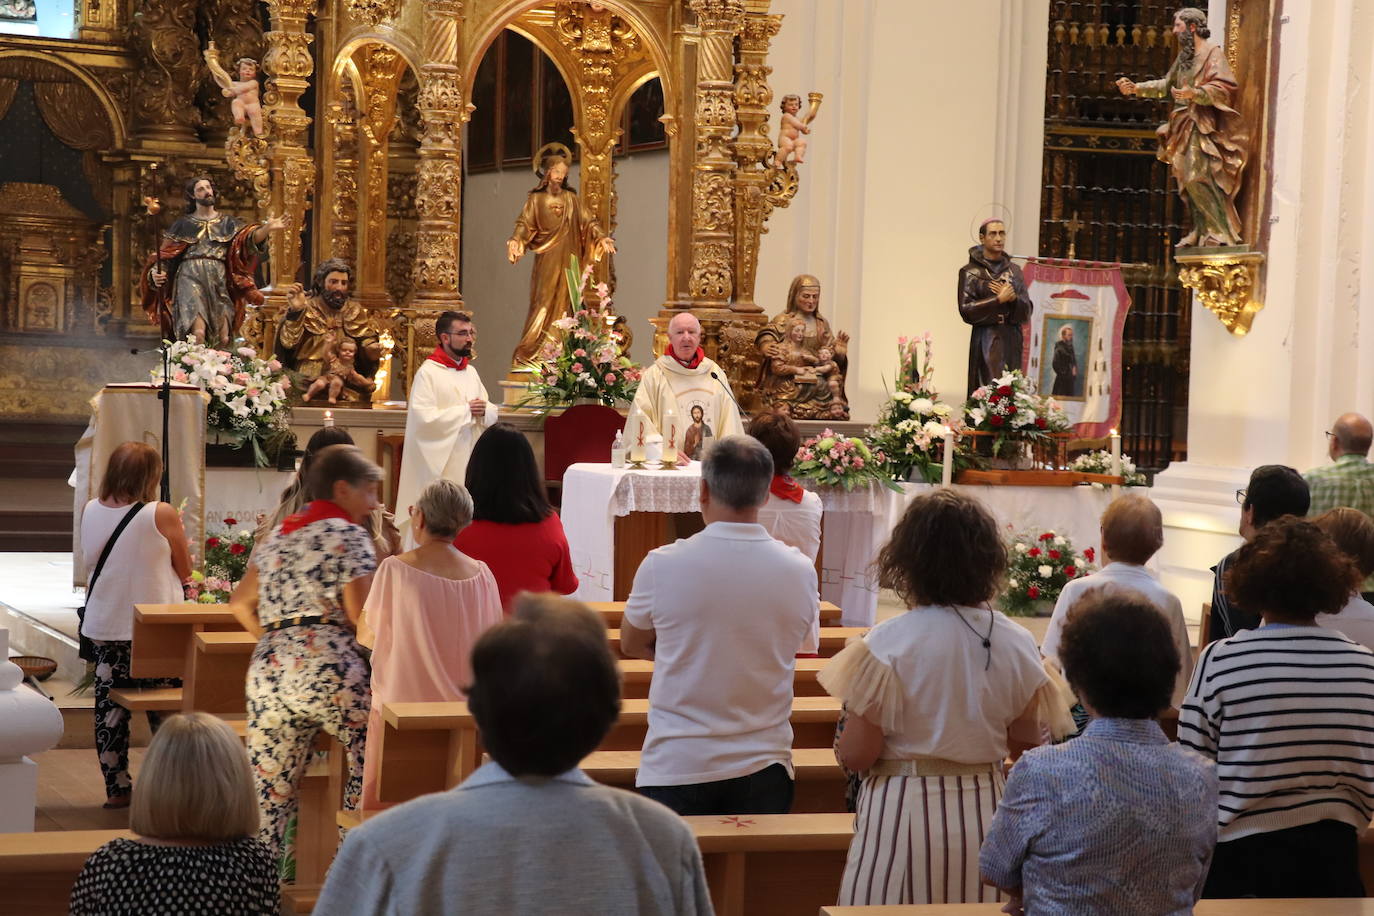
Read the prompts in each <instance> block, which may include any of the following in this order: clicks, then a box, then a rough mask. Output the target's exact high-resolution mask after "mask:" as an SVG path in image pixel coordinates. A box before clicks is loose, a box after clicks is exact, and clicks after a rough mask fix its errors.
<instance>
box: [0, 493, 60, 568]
mask: <svg viewBox="0 0 1374 916" xmlns="http://www.w3.org/2000/svg"><path fill="white" fill-rule="evenodd" d="M69 492H70V491H69ZM71 549H72V510H71V509H70V508H68V509H65V510H53V509H2V510H0V552H4V553H8V552H11V551H44V552H46V551H60V550H71Z"/></svg>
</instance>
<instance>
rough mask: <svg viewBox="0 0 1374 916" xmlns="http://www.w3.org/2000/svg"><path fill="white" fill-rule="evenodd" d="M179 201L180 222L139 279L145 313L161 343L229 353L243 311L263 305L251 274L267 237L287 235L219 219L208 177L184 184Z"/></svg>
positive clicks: (273, 225)
mask: <svg viewBox="0 0 1374 916" xmlns="http://www.w3.org/2000/svg"><path fill="white" fill-rule="evenodd" d="M185 194H186V215H185V216H182V217H179V218H178V219H177V221H176V222H174V223H172V227H171V228H170V229H168V230H167V231H166V232H165V233H163V236H162V244H161V246H160V247H159V248H158V250H157V253H156V254H155V255H153V256H152V257H151V258H149V259H148V263H147V264H146V265H145V267H144V269H143V273H142V275H141V277H140V281H139V288H140V292H141V293H142V296H143V309H144V311H145V312H147V313H148V320H149V321H151V322H153V323H155V324H157V325H159V327H160V328H161V330H162V336H163V337H164V338H166V339H169V340H184V339H186V337H188V336H191V337H194V338H195V339H196V340H197V341H199V342H201V343H206V344H211V345H213V346H217V347H227V346H228V345H229V343H230V341H232V340H233V338H234V335H235V334H237V333H238V329H239V325H241V324H243V313H244V308H245V306H246V304H248V303H251V304H253V305H260V304H261V303H262V293H260V292H258V287H257V283H256V281H255V280H254V272H255V271H256V270H257V266H258V261H259V259H261V258H263V257H265V256H266V254H267V248H266V242H267V237H268V234H269V233H272V232H276V231H278V230H280V229H283V228H285V227H286V221H285V220H283V219H280V218H277V217H272V218H270V219H268V220H267V221H266V222H264V223H261V224H258V223H245V222H244V221H243V220H241V219H238V218H236V217H233V216H230V215H229V214H227V213H220V212H219V211H217V210H216V209H215V183H214V181H213V180H212V179H210V178H209V177H208V176H200V177H197V178H192V179H191V180H190V181H188V182H186V187H185ZM169 281H170V282H169Z"/></svg>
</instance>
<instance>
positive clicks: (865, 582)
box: [562, 462, 1111, 627]
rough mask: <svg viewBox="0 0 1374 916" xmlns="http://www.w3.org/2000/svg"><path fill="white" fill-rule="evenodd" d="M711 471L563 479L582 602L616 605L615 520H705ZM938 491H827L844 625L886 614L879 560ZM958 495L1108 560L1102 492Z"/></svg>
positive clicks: (825, 552) (834, 578) (825, 574)
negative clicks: (704, 479) (896, 530)
mask: <svg viewBox="0 0 1374 916" xmlns="http://www.w3.org/2000/svg"><path fill="white" fill-rule="evenodd" d="M700 486H701V465H700V464H698V463H696V462H693V463H692V464H690V465H688V466H686V467H684V468H681V469H679V470H676V471H632V470H629V469H626V468H612V467H611V466H610V465H609V464H575V465H573V466H572V467H570V468H568V471H567V474H566V475H565V476H564V478H563V518H562V520H563V530H564V532H566V534H567V537H568V547H569V550H570V552H571V554H572V561H573V569H574V570H575V571H576V573H577V578H578V583H579V584H578V588H577V591H576V592H574V593H573V597H575V598H578V599H580V600H582V601H612V600H614V589H615V519H616V517H617V516H624V515H629V514H630V513H631V512H698V511H700V509H701V504H700V502H699V494H700ZM931 489H933V487H932V485H930V484H923V483H907V484H902V485H901V491H900V492H897V491H894V490H890V489H888V488H887V487H884V486H882V485H881V484H877V483H874V484H870V485H869V486H868V487H864V488H861V489H857V490H854V491H851V492H844V491H834V490H828V489H824V488H817V492H818V493H820V495H821V503H822V505H824V507H825V516H824V522H823V524H824V528H823V536H822V541H821V598H822V599H823V600H826V601H833V602H834V603H835V604H837V605H839V607H840V610H841V614H842V616H841V623H842V624H843V625H844V626H855V627H866V626H872V625H873V623H874V622H875V620H876V619H877V613H878V591H879V589H878V582H877V578H876V574H875V573H874V571H873V568H872V567H873V561H874V560H875V559H877V556H878V551H879V550H881V549H882V546H883V544H884V543H886V541H887V538H888V535H889V534H890V533H891V531H892V529H893V527H895V526H896V524H897V522H898V521H899V520H900V519H901V517H902V514H903V513H904V512H906V508H907V506H908V505H909V504H910V503H911V501H912V500H913V499H915V498H916V496H918V495H919V494H921V493H926V492H929V491H930V490H931ZM958 489H960V490H963V491H964V492H967V493H969V494H970V495H972V496H975V497H976V498H978V499H979V500H980V501H982V503H983V504H984V505H985V506H987V507H988V509H989V511H991V512H992V514H993V517H994V518H996V519H997V522H998V524H999V525H1002V526H1003V527H1004V528H1005V529H1006V532H1007V533H1008V534H1011V533H1012V532H1020V531H1023V530H1025V531H1028V530H1029V529H1031V528H1037V529H1042V530H1053V531H1055V532H1057V533H1059V534H1063V535H1064V536H1066V537H1068V538H1069V539H1070V540H1072V541H1073V545H1074V548H1075V549H1077V550H1079V551H1081V550H1083V548H1085V547H1092V548H1093V549H1094V550H1096V551H1098V552H1099V554H1100V552H1101V545H1100V544H1099V543H1098V542H1099V541H1100V540H1101V537H1100V533H1099V526H1098V522H1099V519H1100V518H1101V517H1102V512H1103V511H1104V510H1105V509H1106V508H1107V504H1108V503H1109V502H1110V501H1111V494H1110V491H1108V490H1099V489H1097V488H1095V487H993V486H967V487H963V486H961V487H959V488H958Z"/></svg>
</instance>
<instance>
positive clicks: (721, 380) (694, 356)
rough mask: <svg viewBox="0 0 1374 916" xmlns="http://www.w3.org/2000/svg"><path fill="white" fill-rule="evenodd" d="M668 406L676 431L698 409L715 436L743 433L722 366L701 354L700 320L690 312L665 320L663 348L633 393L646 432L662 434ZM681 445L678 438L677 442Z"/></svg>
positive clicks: (689, 422)
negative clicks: (665, 344)
mask: <svg viewBox="0 0 1374 916" xmlns="http://www.w3.org/2000/svg"><path fill="white" fill-rule="evenodd" d="M669 404H672V406H673V409H674V410H675V411H677V416H678V423H679V429H680V430H683V431H685V430H686V429H687V427H688V426H689V425H690V424H691V423H692V408H693V407H700V408H701V409H702V412H703V413H704V415H705V416H704V418H703V420H704V423H705V426H706V428H707V429H709V430H710V435H712V436H714V437H715V438H717V439H723V438H725V437H726V436H737V435H741V434H743V433H744V424H743V423H742V422H741V421H740V416H739V407H738V406H737V405H736V403H735V396H734V393H733V392H731V391H730V383H729V382H728V381H727V380H726V378H725V370H723V369H721V368H720V366H718V365H716V363H715V362H714V361H713V360H710V359H707V358H706V353H705V351H703V350H702V349H701V322H699V321H697V317H696V316H695V315H693V314H692V313H691V312H681V313H679V314H677V315H674V316H673V319H672V321H669V322H668V350H667V352H666V353H664V354H663V355H662V356H660V357H659V358H658V359H656V360H654V363H653V365H651V366H650V367H649V368H648V369H645V370H644V375H643V377H642V378H641V379H640V381H639V390H638V391H637V392H635V400H634V406H635V407H637V408H638V409H639V410H640V411H641V412H643V414H644V416H645V418H646V419H647V420H648V421H649V426H650V427H651V428H650V429H649V430H648V432H649V433H658V434H659V435H662V434H663V424H662V418H663V414H664V413H665V412H666V411H667V405H669ZM682 444H683V440H682V437H681V436H679V437H678V440H677V445H678V447H679V448H680V447H681V446H682ZM684 457H685V456H684Z"/></svg>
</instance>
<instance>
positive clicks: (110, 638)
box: [81, 442, 191, 808]
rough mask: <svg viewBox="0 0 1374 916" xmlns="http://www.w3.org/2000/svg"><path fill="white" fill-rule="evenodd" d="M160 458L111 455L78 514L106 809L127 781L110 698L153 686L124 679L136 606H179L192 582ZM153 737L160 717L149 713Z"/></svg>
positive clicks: (85, 628) (119, 451)
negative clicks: (95, 492) (163, 493)
mask: <svg viewBox="0 0 1374 916" xmlns="http://www.w3.org/2000/svg"><path fill="white" fill-rule="evenodd" d="M161 478H162V458H161V456H160V455H158V453H157V450H156V449H154V448H153V447H152V446H149V445H144V444H143V443H141V442H125V443H124V444H122V445H120V446H119V447H118V448H116V449H115V450H114V452H113V453H112V454H111V455H110V460H109V462H108V463H107V464H106V465H105V474H104V477H103V478H102V480H101V482H100V496H99V498H98V499H93V500H91V501H90V502H88V503H86V507H85V509H83V510H82V513H81V548H82V554H83V557H82V559H83V560H84V562H85V564H86V579H87V583H88V588H87V590H86V615H85V619H84V620H83V621H82V623H81V634H82V635H83V636H85V637H86V638H87V639H89V640H91V642H92V643H93V644H94V648H95V659H94V662H95V749H96V754H97V755H98V759H99V761H100V770H101V772H102V773H103V774H104V776H105V796H106V802H105V807H106V808H125V807H128V805H129V798H130V795H131V794H132V792H133V783H132V782H131V781H130V779H129V711H128V710H127V709H125V708H124V707H123V706H120V705H119V704H117V703H115V702H114V701H113V700H111V699H110V691H111V690H112V689H114V688H116V687H142V686H157V685H159V684H161V683H163V682H161V681H150V680H134V679H133V678H132V677H130V674H129V656H130V648H131V646H132V644H133V643H132V640H133V628H134V605H135V604H144V603H148V604H170V603H173V602H177V601H181V600H183V593H182V589H181V583H182V581H183V580H185V579H186V578H187V577H188V576H190V575H191V553H190V550H189V549H188V547H187V544H186V531H185V529H184V528H183V527H182V524H181V518H180V517H179V516H178V515H177V511H176V509H174V508H172V506H170V505H168V504H167V503H163V502H158V501H157V489H158V481H159V480H160V479H161ZM140 504H141V507H140V508H138V509H137V511H135V512H133V516H132V518H131V520H130V521H129V523H128V524H127V525H126V526H125V527H124V530H123V531H121V532H120V533H119V537H118V539H117V540H116V541H115V543H114V547H113V548H112V549H111V550H110V555H109V557H107V558H106V560H105V566H104V568H103V569H102V570H101V573H100V577H99V578H98V579H97V580H96V581H95V583H94V587H93V588H92V587H89V584H90V577H91V576H92V574H94V572H95V567H96V563H97V562H98V561H99V560H100V554H101V553H102V552H103V551H104V549H105V544H106V543H107V542H108V541H109V540H110V537H111V536H112V535H113V534H114V531H115V529H116V528H118V527H119V523H120V522H121V521H122V520H123V519H124V518H125V516H127V515H129V514H130V512H131V511H133V510H134V507H135V506H138V505H140ZM148 723H149V725H151V726H152V728H153V729H154V730H156V729H157V727H158V725H159V724H161V715H160V714H159V713H154V712H150V713H148Z"/></svg>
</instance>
